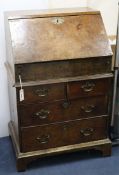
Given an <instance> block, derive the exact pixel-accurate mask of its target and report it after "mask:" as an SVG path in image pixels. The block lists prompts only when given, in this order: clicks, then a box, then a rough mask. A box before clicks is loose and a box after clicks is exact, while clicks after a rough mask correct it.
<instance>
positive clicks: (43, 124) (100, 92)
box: [5, 8, 113, 171]
mask: <svg viewBox="0 0 119 175" xmlns="http://www.w3.org/2000/svg"><path fill="white" fill-rule="evenodd" d="M5 30H6V31H5V33H6V55H7V61H6V63H5V65H6V69H7V72H8V86H9V88H8V89H9V100H10V114H11V121H10V122H9V133H10V136H11V139H12V142H13V145H14V150H15V153H16V164H17V169H18V171H23V170H25V169H26V167H27V164H28V163H29V162H31V161H32V160H35V159H37V158H40V157H43V156H49V155H53V154H59V153H64V152H65V153H66V152H71V151H78V150H82V149H96V150H100V151H102V154H103V155H104V156H108V155H111V141H110V139H109V126H110V120H111V103H112V100H111V99H112V90H113V89H112V83H113V72H112V70H111V66H112V51H111V48H110V45H109V42H108V39H107V35H106V32H105V28H104V25H103V21H102V18H101V15H100V12H99V11H94V10H92V9H89V8H74V9H59V10H58V9H57V10H50V11H49V10H42V11H17V12H6V13H5Z"/></svg>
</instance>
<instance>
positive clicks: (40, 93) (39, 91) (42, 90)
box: [35, 88, 48, 97]
mask: <svg viewBox="0 0 119 175" xmlns="http://www.w3.org/2000/svg"><path fill="white" fill-rule="evenodd" d="M35 94H36V95H38V96H39V97H45V96H47V95H48V89H46V88H40V89H37V90H36V91H35Z"/></svg>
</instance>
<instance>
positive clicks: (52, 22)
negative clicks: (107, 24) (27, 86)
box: [6, 8, 112, 64]
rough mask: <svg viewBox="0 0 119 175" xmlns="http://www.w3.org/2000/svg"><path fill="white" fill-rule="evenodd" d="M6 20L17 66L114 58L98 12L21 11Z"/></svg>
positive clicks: (78, 10) (86, 10)
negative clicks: (94, 58)
mask: <svg viewBox="0 0 119 175" xmlns="http://www.w3.org/2000/svg"><path fill="white" fill-rule="evenodd" d="M6 17H7V23H8V25H7V27H8V29H9V31H10V34H9V35H10V41H11V46H12V53H13V59H14V62H15V63H16V64H20V63H31V62H44V61H54V60H68V59H79V58H82V59H83V58H88V57H101V56H111V55H112V51H111V48H110V45H109V41H108V38H107V35H106V32H105V28H104V25H103V21H102V18H101V15H100V13H99V12H98V11H94V10H92V9H89V8H75V9H65V10H64V9H59V10H50V11H49V10H42V11H18V12H11V13H6Z"/></svg>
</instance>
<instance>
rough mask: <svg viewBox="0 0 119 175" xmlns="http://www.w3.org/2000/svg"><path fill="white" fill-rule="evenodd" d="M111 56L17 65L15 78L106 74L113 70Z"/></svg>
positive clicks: (44, 78)
mask: <svg viewBox="0 0 119 175" xmlns="http://www.w3.org/2000/svg"><path fill="white" fill-rule="evenodd" d="M111 59H112V58H111V57H97V58H85V59H73V60H67V61H49V62H41V63H40V62H38V63H29V64H28V63H26V64H16V65H15V78H16V82H19V75H21V78H22V81H23V82H28V81H37V80H48V79H58V78H67V77H77V76H84V75H95V74H104V73H110V72H111Z"/></svg>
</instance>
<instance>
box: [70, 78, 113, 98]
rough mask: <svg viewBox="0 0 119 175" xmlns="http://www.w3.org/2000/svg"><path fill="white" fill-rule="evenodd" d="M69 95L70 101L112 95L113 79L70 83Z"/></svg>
mask: <svg viewBox="0 0 119 175" xmlns="http://www.w3.org/2000/svg"><path fill="white" fill-rule="evenodd" d="M67 93H68V97H69V99H73V98H79V97H87V96H95V95H105V94H108V93H111V78H103V79H97V80H86V81H77V82H69V83H68V85H67Z"/></svg>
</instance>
